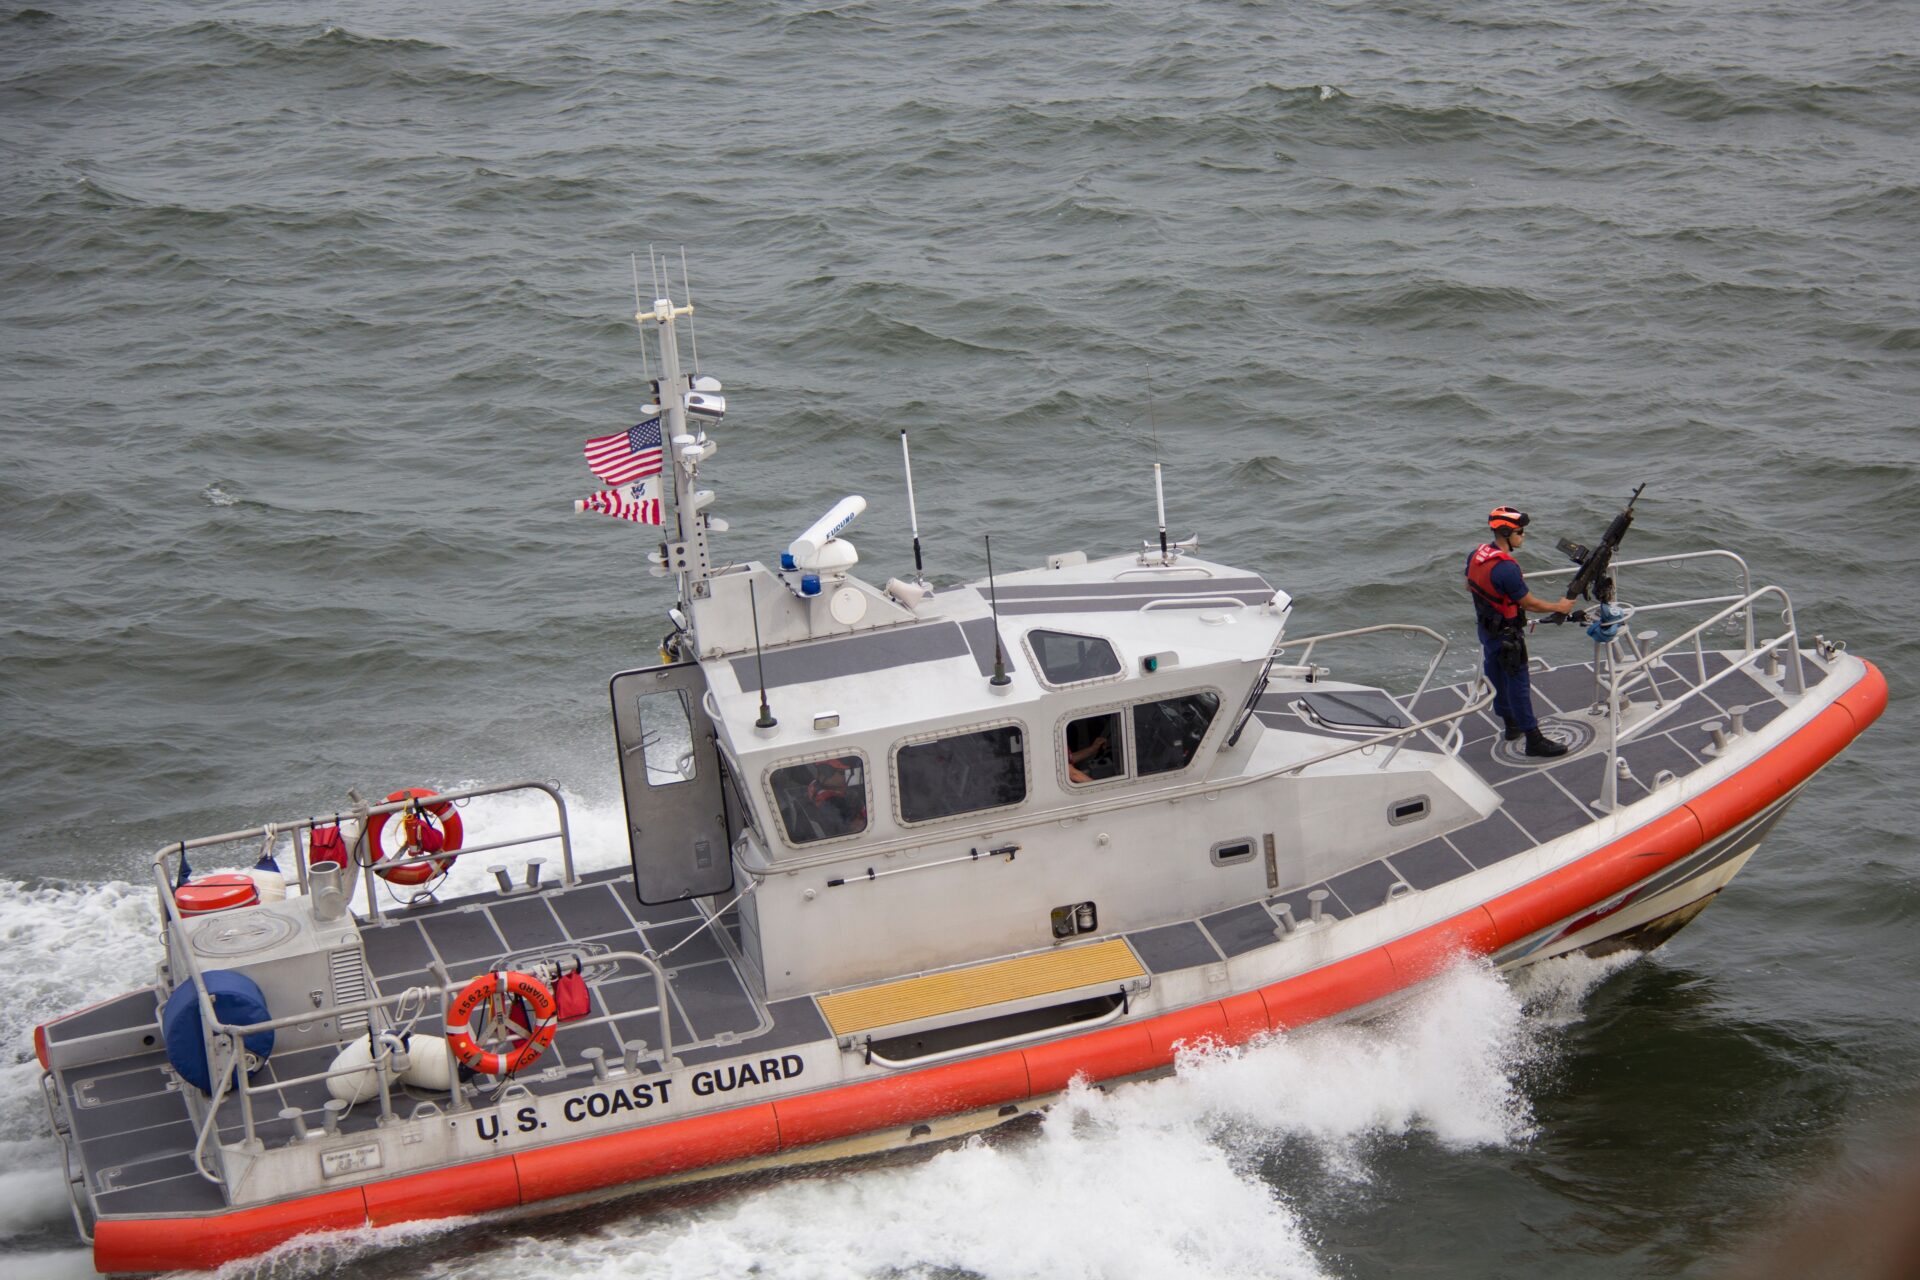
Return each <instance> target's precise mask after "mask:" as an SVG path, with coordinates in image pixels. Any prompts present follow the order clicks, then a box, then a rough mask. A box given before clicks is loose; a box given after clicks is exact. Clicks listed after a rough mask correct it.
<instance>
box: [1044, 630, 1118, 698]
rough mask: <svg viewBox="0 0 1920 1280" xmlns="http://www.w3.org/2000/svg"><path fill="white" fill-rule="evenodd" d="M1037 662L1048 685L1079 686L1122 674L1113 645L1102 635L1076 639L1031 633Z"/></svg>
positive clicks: (1067, 634)
mask: <svg viewBox="0 0 1920 1280" xmlns="http://www.w3.org/2000/svg"><path fill="white" fill-rule="evenodd" d="M1027 643H1028V644H1029V645H1031V646H1032V648H1033V660H1034V662H1035V663H1036V664H1038V666H1039V668H1040V674H1041V676H1042V677H1043V678H1044V679H1045V680H1046V682H1047V683H1048V684H1054V685H1060V684H1079V683H1080V682H1082V681H1085V680H1101V679H1104V678H1106V677H1107V676H1117V675H1119V674H1120V659H1119V656H1118V655H1116V654H1115V653H1114V651H1113V646H1112V645H1110V644H1108V643H1107V642H1106V641H1105V640H1102V639H1101V638H1100V637H1099V636H1076V635H1073V634H1072V633H1070V632H1066V631H1029V632H1027Z"/></svg>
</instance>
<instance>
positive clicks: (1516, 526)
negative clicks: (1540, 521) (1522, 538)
mask: <svg viewBox="0 0 1920 1280" xmlns="http://www.w3.org/2000/svg"><path fill="white" fill-rule="evenodd" d="M1532 518H1533V517H1531V516H1529V515H1528V514H1527V513H1526V512H1524V511H1522V510H1521V509H1520V508H1518V507H1495V508H1494V509H1493V510H1492V511H1491V512H1490V513H1488V515H1487V528H1489V529H1491V530H1493V531H1494V532H1495V533H1518V532H1519V531H1520V530H1522V529H1525V528H1526V527H1527V524H1528V522H1529V521H1530V520H1532Z"/></svg>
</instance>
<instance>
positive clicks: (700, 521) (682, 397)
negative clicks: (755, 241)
mask: <svg viewBox="0 0 1920 1280" xmlns="http://www.w3.org/2000/svg"><path fill="white" fill-rule="evenodd" d="M692 314H693V304H692V303H688V304H687V305H686V306H683V307H676V306H674V305H673V299H671V298H656V299H655V300H654V303H653V307H652V309H651V310H645V311H638V312H635V313H634V317H633V318H634V320H635V322H636V323H638V324H639V326H640V329H641V332H642V333H644V332H645V331H646V330H647V329H648V328H649V327H651V328H652V329H653V330H654V337H655V339H656V341H658V343H659V349H660V383H659V387H660V392H659V405H660V440H661V448H662V449H663V450H664V456H665V462H666V465H665V466H664V467H663V468H662V469H663V470H664V471H666V472H667V474H669V475H671V476H672V477H673V522H674V538H673V539H672V540H671V541H667V542H663V543H661V544H660V550H659V551H657V552H655V553H654V554H653V555H651V556H649V557H648V559H650V560H652V561H653V563H654V570H653V571H654V573H656V574H658V575H660V576H663V577H664V576H665V575H667V574H669V573H673V574H678V575H679V576H680V601H681V603H682V604H685V603H686V602H687V601H689V600H704V599H706V597H707V592H708V587H707V579H708V578H710V577H711V576H712V562H711V560H710V558H709V556H708V552H707V520H706V517H705V516H704V515H702V514H701V511H700V508H701V507H704V506H705V505H706V502H704V501H701V499H702V498H706V499H707V500H709V501H710V500H711V496H712V495H711V494H701V493H699V492H697V491H696V490H695V489H694V487H693V481H694V469H695V467H696V466H698V464H699V462H700V460H701V459H702V458H704V457H705V456H706V454H707V452H708V450H709V449H710V447H711V446H710V444H709V445H705V446H703V445H700V444H698V443H696V441H695V439H694V437H693V434H692V433H691V432H689V431H688V430H687V393H688V392H689V391H691V390H692V389H693V383H692V381H691V379H690V378H689V376H688V375H686V374H684V373H682V372H681V370H680V346H679V343H678V341H677V340H676V335H675V326H676V323H677V322H678V320H679V318H680V317H681V316H691V315H692Z"/></svg>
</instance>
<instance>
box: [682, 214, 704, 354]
mask: <svg viewBox="0 0 1920 1280" xmlns="http://www.w3.org/2000/svg"><path fill="white" fill-rule="evenodd" d="M680 292H681V293H683V294H685V295H686V299H687V342H688V344H689V345H690V346H692V348H693V376H694V377H696V378H697V377H699V376H700V334H699V333H698V332H697V331H696V330H695V329H694V327H693V281H691V280H689V279H688V278H687V246H685V245H681V246H680Z"/></svg>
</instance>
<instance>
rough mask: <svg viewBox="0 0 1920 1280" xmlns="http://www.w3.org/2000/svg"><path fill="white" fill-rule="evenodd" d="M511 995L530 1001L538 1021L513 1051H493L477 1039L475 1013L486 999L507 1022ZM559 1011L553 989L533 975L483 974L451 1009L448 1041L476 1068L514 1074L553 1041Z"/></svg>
mask: <svg viewBox="0 0 1920 1280" xmlns="http://www.w3.org/2000/svg"><path fill="white" fill-rule="evenodd" d="M508 996H518V997H519V998H520V999H522V1000H525V1001H526V1002H527V1007H528V1008H529V1009H531V1010H532V1011H533V1016H534V1019H535V1024H534V1025H533V1026H532V1027H530V1028H528V1033H529V1034H528V1036H527V1038H526V1039H525V1040H523V1041H520V1042H519V1043H518V1044H517V1045H516V1046H515V1047H514V1050H513V1052H512V1053H509V1054H505V1055H502V1054H498V1053H490V1052H488V1051H487V1050H485V1049H482V1048H481V1047H480V1045H479V1044H478V1043H477V1042H476V1041H475V1040H474V1038H473V1025H472V1023H473V1015H474V1014H475V1013H477V1012H479V1010H480V1006H481V1004H482V1003H483V1002H484V1003H485V1004H486V1005H487V1006H488V1011H489V1012H490V1013H492V1014H494V1015H495V1016H496V1017H498V1018H499V1019H500V1020H501V1021H505V1012H506V1008H505V1006H506V1000H507V997H508ZM556 1010H557V1006H556V1005H555V1004H554V1002H553V992H551V991H549V990H547V984H546V983H544V982H542V981H540V979H538V978H536V977H534V976H533V975H532V974H529V973H520V972H519V971H517V970H512V969H509V970H507V971H506V972H504V973H483V974H481V975H480V976H479V977H477V978H475V979H474V980H473V981H472V982H469V983H468V984H467V985H466V986H465V987H464V988H462V989H461V992H460V994H459V996H458V997H457V998H455V1000H454V1002H453V1005H452V1007H451V1008H449V1009H448V1010H447V1044H448V1045H450V1046H451V1047H452V1049H453V1053H454V1056H455V1057H457V1058H459V1059H460V1061H462V1062H464V1063H466V1064H467V1065H468V1066H470V1067H472V1068H473V1069H474V1070H475V1071H478V1072H481V1073H482V1074H484V1075H490V1076H510V1075H512V1074H514V1073H515V1072H517V1071H521V1070H524V1069H525V1068H526V1067H527V1066H528V1065H529V1064H530V1063H532V1062H533V1060H534V1059H535V1058H538V1057H539V1056H540V1055H541V1054H542V1053H545V1052H546V1049H547V1046H548V1045H550V1044H552V1043H553V1033H554V1032H555V1031H557V1030H559V1029H560V1023H559V1021H558V1020H557V1019H556V1018H555V1017H554V1016H553V1015H554V1013H555V1012H556Z"/></svg>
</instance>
